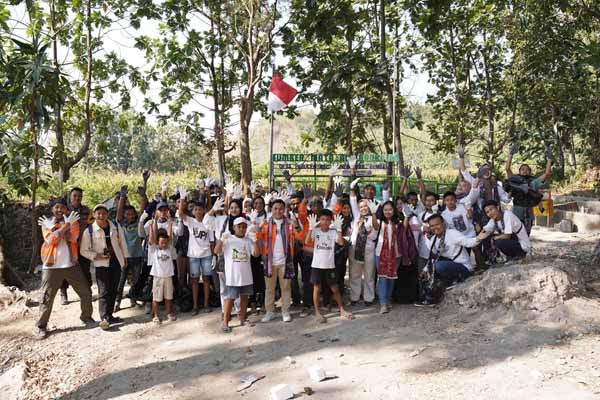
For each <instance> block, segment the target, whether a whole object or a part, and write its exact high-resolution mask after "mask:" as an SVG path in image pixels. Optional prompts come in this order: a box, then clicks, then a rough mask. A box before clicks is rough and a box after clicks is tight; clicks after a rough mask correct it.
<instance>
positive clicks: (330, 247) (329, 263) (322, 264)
mask: <svg viewBox="0 0 600 400" xmlns="http://www.w3.org/2000/svg"><path fill="white" fill-rule="evenodd" d="M311 238H312V240H314V241H315V247H314V249H315V250H314V253H313V260H312V265H311V266H312V267H313V268H319V269H334V268H335V242H336V240H337V231H335V230H334V229H330V230H328V231H327V232H323V231H322V230H321V228H316V229H313V230H312V232H311Z"/></svg>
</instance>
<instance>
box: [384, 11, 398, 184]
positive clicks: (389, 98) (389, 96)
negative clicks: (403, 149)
mask: <svg viewBox="0 0 600 400" xmlns="http://www.w3.org/2000/svg"><path fill="white" fill-rule="evenodd" d="M385 26H386V21H385V1H384V0H379V63H380V68H381V69H382V72H383V76H384V78H385V94H386V103H385V104H386V108H385V113H384V114H383V140H384V143H385V150H386V153H387V154H392V153H393V151H394V149H393V146H390V144H389V143H390V134H389V127H390V125H392V124H391V121H392V118H393V117H394V116H393V115H392V113H393V108H394V107H393V104H394V98H393V93H392V85H391V82H390V74H389V71H388V63H387V56H386V48H385ZM393 133H394V134H395V132H393ZM399 155H400V153H399ZM400 162H401V163H402V160H401V161H400ZM387 174H388V175H393V174H394V167H393V163H391V162H388V164H387Z"/></svg>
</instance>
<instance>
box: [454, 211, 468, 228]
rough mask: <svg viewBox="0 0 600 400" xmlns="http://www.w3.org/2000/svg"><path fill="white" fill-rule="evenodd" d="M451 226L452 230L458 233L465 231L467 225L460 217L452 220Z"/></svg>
mask: <svg viewBox="0 0 600 400" xmlns="http://www.w3.org/2000/svg"><path fill="white" fill-rule="evenodd" d="M452 225H453V226H454V229H456V230H457V231H459V232H466V231H467V225H466V224H465V220H464V218H463V217H462V215H461V216H460V217H454V218H452Z"/></svg>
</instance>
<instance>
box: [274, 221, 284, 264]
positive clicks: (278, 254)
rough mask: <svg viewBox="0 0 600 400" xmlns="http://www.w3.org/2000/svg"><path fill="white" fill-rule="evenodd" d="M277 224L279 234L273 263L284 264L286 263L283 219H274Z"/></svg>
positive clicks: (276, 238)
mask: <svg viewBox="0 0 600 400" xmlns="http://www.w3.org/2000/svg"><path fill="white" fill-rule="evenodd" d="M273 221H275V225H276V226H277V236H276V237H275V247H274V248H273V265H284V264H285V249H284V248H283V236H282V234H283V232H281V229H282V228H281V227H282V226H283V219H273Z"/></svg>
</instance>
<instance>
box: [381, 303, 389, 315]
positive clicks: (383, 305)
mask: <svg viewBox="0 0 600 400" xmlns="http://www.w3.org/2000/svg"><path fill="white" fill-rule="evenodd" d="M388 312H390V310H388V308H387V304H382V305H381V307H380V308H379V314H387V313H388Z"/></svg>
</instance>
